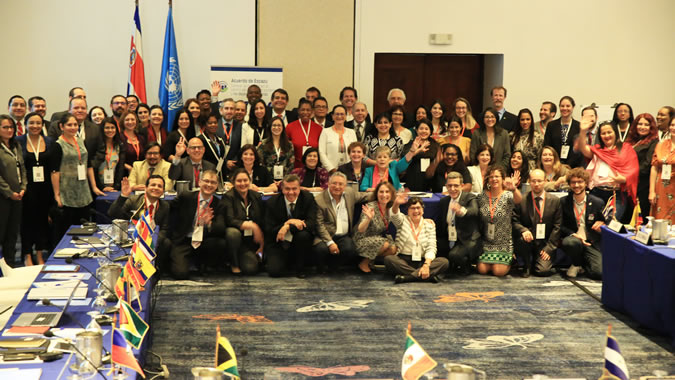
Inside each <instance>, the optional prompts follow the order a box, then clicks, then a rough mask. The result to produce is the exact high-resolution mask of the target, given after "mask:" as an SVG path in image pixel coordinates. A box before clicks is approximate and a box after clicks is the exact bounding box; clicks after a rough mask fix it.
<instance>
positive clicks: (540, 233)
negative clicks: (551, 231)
mask: <svg viewBox="0 0 675 380" xmlns="http://www.w3.org/2000/svg"><path fill="white" fill-rule="evenodd" d="M536 239H537V240H541V239H546V225H545V224H544V223H537V237H536Z"/></svg>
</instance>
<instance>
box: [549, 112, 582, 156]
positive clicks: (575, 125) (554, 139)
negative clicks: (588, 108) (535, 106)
mask: <svg viewBox="0 0 675 380" xmlns="http://www.w3.org/2000/svg"><path fill="white" fill-rule="evenodd" d="M560 128H562V124H561V123H560V119H559V118H558V119H555V120H553V121H551V122H550V123H548V126H546V133H545V134H544V146H547V145H548V146H551V147H553V149H555V150H556V152H558V156H560V152H561V151H562V146H563V143H562V131H561V130H560ZM577 136H579V122H578V121H576V120H574V119H572V124H571V125H570V130H569V132H568V133H567V141H566V142H565V145H569V147H570V151H569V154H568V155H567V158H566V159H563V158H562V157H560V161H561V162H562V163H563V164H567V165H569V166H570V167H572V168H575V167H577V166H582V165H583V156H582V155H581V153H578V152H575V151H574V150H573V149H572V148H573V147H574V140H576V139H577Z"/></svg>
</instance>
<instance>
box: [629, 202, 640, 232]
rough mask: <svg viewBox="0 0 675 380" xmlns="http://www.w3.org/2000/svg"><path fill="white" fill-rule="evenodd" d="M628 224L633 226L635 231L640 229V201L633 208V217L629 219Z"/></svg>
mask: <svg viewBox="0 0 675 380" xmlns="http://www.w3.org/2000/svg"><path fill="white" fill-rule="evenodd" d="M630 225H631V226H633V227H635V230H636V231H640V226H641V225H642V210H640V202H638V203H637V204H636V205H635V208H634V209H633V217H632V218H631V220H630Z"/></svg>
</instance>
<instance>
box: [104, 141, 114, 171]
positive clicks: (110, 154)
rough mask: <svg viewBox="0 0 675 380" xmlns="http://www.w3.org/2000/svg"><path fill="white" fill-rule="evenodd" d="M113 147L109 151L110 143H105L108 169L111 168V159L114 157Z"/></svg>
mask: <svg viewBox="0 0 675 380" xmlns="http://www.w3.org/2000/svg"><path fill="white" fill-rule="evenodd" d="M112 153H113V148H110V151H108V144H105V162H106V166H107V167H108V169H110V160H111V159H112Z"/></svg>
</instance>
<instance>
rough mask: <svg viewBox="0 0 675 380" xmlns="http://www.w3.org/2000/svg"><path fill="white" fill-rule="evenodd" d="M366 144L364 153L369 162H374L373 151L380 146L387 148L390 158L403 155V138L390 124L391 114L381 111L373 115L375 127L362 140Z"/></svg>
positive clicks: (372, 163)
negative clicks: (375, 115)
mask: <svg viewBox="0 0 675 380" xmlns="http://www.w3.org/2000/svg"><path fill="white" fill-rule="evenodd" d="M363 143H364V144H365V145H366V155H367V156H368V157H369V158H370V161H368V163H369V164H371V165H374V164H375V161H374V160H375V152H376V151H377V149H378V148H379V147H381V146H386V147H387V148H389V150H390V152H391V154H390V156H391V158H392V159H399V158H401V157H402V156H403V145H404V144H403V140H401V138H400V137H398V136H397V135H396V133H395V132H394V130H393V128H392V126H391V116H390V115H389V114H387V113H386V112H385V113H382V114H379V115H378V116H377V117H375V128H373V129H371V134H369V135H367V136H366V139H365V140H364V142H363Z"/></svg>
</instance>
